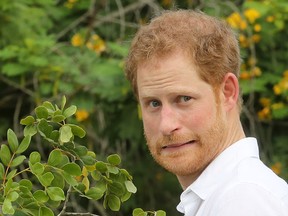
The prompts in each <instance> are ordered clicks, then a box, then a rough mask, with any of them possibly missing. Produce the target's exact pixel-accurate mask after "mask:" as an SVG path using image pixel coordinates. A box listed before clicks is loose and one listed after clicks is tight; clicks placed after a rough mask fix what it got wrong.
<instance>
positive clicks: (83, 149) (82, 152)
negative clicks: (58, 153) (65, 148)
mask: <svg viewBox="0 0 288 216" xmlns="http://www.w3.org/2000/svg"><path fill="white" fill-rule="evenodd" d="M74 151H75V152H76V154H77V155H78V156H79V157H82V156H84V155H87V152H88V149H87V148H86V147H85V146H81V145H80V146H76V148H75V149H74Z"/></svg>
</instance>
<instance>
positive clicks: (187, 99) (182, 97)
mask: <svg viewBox="0 0 288 216" xmlns="http://www.w3.org/2000/svg"><path fill="white" fill-rule="evenodd" d="M180 100H181V102H187V101H189V100H191V97H190V96H181V98H180Z"/></svg>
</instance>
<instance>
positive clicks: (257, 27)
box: [254, 24, 262, 32]
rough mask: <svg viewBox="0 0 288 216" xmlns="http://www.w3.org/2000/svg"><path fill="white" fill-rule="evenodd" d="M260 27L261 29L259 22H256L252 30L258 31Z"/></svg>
mask: <svg viewBox="0 0 288 216" xmlns="http://www.w3.org/2000/svg"><path fill="white" fill-rule="evenodd" d="M261 29H262V27H261V25H260V24H256V25H254V31H255V32H260V31H261Z"/></svg>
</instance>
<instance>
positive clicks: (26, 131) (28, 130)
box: [24, 124, 37, 137]
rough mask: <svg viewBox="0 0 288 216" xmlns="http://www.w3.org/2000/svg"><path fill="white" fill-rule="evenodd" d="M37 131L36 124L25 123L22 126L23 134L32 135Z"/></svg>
mask: <svg viewBox="0 0 288 216" xmlns="http://www.w3.org/2000/svg"><path fill="white" fill-rule="evenodd" d="M36 133H37V126H36V125H34V124H33V125H27V126H26V127H25V128H24V136H25V137H26V136H31V137H32V136H34V135H35V134H36Z"/></svg>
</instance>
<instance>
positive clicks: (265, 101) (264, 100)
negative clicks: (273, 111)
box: [260, 97, 271, 107]
mask: <svg viewBox="0 0 288 216" xmlns="http://www.w3.org/2000/svg"><path fill="white" fill-rule="evenodd" d="M260 104H261V105H262V106H263V107H268V106H270V104H271V100H270V99H269V98H266V97H263V98H260Z"/></svg>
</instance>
